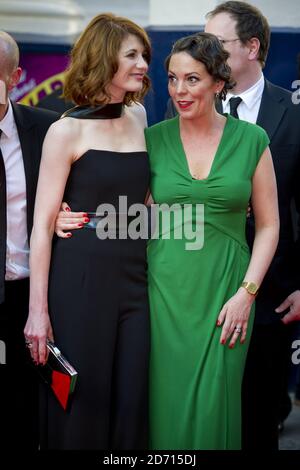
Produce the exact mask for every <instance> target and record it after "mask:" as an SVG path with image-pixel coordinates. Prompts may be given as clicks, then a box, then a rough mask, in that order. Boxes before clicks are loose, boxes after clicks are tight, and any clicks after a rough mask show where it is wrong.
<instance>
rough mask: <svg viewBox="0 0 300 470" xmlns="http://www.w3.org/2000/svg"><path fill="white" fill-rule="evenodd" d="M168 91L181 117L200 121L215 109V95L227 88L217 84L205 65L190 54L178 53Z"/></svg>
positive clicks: (173, 58) (171, 62)
mask: <svg viewBox="0 0 300 470" xmlns="http://www.w3.org/2000/svg"><path fill="white" fill-rule="evenodd" d="M168 77H169V84H168V89H169V93H170V96H171V98H172V100H173V102H174V105H175V107H176V109H177V111H178V113H179V114H180V116H181V117H183V118H185V119H197V118H198V117H201V116H203V115H205V114H207V113H209V112H210V111H211V110H212V109H213V107H214V100H215V94H216V93H217V92H220V91H221V90H222V88H223V86H224V82H223V81H215V80H214V78H213V77H212V76H211V75H210V74H209V73H208V72H207V70H206V67H205V65H204V64H203V63H202V62H199V61H198V60H195V59H193V57H192V56H190V54H188V53H187V52H178V53H176V54H174V55H173V56H172V57H171V60H170V63H169V71H168Z"/></svg>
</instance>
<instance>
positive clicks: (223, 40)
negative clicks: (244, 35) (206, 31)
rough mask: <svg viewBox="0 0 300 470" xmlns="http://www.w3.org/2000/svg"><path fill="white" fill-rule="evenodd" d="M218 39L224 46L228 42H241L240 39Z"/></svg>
mask: <svg viewBox="0 0 300 470" xmlns="http://www.w3.org/2000/svg"><path fill="white" fill-rule="evenodd" d="M218 39H219V41H220V42H221V43H222V44H226V43H227V42H235V41H240V38H235V39H221V38H218Z"/></svg>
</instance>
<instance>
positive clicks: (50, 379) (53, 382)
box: [37, 341, 78, 410]
mask: <svg viewBox="0 0 300 470" xmlns="http://www.w3.org/2000/svg"><path fill="white" fill-rule="evenodd" d="M47 348H48V352H49V355H48V360H47V363H46V364H45V365H44V366H37V369H38V372H39V374H40V376H41V378H42V379H43V381H44V382H45V383H46V384H47V385H49V387H50V388H51V390H52V392H53V393H54V395H55V397H56V398H57V400H58V401H59V403H60V405H61V406H62V408H63V409H64V410H67V409H69V407H70V403H71V399H72V395H73V393H74V390H75V386H76V382H77V377H78V373H77V371H76V370H75V369H74V367H73V366H72V365H71V364H70V363H69V361H68V360H67V359H66V358H65V357H64V356H63V354H62V353H61V351H60V350H59V349H58V347H57V346H55V344H54V343H52V342H51V341H47Z"/></svg>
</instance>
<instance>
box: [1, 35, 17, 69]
mask: <svg viewBox="0 0 300 470" xmlns="http://www.w3.org/2000/svg"><path fill="white" fill-rule="evenodd" d="M0 63H1V66H2V67H3V66H5V67H6V68H7V72H8V73H10V72H12V71H13V70H14V69H15V68H17V67H18V65H19V48H18V45H17V43H16V41H15V40H14V39H13V38H12V37H11V36H10V35H9V34H8V33H6V32H5V31H0Z"/></svg>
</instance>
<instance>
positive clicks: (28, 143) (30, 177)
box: [0, 103, 59, 240]
mask: <svg viewBox="0 0 300 470" xmlns="http://www.w3.org/2000/svg"><path fill="white" fill-rule="evenodd" d="M12 108H13V114H14V118H15V122H16V126H17V130H18V134H19V139H20V144H21V149H22V156H23V162H24V170H25V180H26V197H27V231H28V240H29V239H30V234H31V230H32V223H33V210H34V201H35V193H36V186H37V180H38V173H39V166H40V158H41V152H42V145H43V141H44V137H45V134H46V132H47V130H48V128H49V126H50V125H51V124H52V123H53V122H54V121H56V120H57V119H58V118H59V114H57V113H54V112H52V111H45V110H43V109H36V108H33V107H30V106H24V105H21V104H15V103H12ZM0 230H2V227H0Z"/></svg>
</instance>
